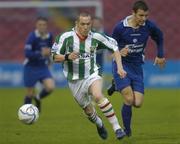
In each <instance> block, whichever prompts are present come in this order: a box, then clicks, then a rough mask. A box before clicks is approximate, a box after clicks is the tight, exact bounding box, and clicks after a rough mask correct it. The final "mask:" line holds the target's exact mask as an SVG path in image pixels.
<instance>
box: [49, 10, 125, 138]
mask: <svg viewBox="0 0 180 144" xmlns="http://www.w3.org/2000/svg"><path fill="white" fill-rule="evenodd" d="M91 23H92V19H91V16H90V15H89V14H88V13H81V14H80V15H79V16H78V18H77V20H76V25H75V28H73V29H72V30H71V31H68V32H65V33H63V34H62V35H60V36H58V37H57V38H56V41H55V43H54V44H53V47H52V50H51V52H52V56H53V60H54V61H55V62H63V72H64V75H65V77H66V78H67V79H68V84H69V88H70V89H71V91H72V94H73V96H74V98H75V100H76V102H77V103H78V104H79V105H80V107H81V108H82V109H83V110H84V112H85V114H86V115H87V117H88V119H89V120H90V121H91V122H92V123H95V124H96V127H97V131H98V134H99V136H100V137H101V138H102V139H107V136H108V134H107V131H106V129H105V127H104V124H103V122H102V119H101V118H100V117H99V116H98V115H97V113H96V110H95V108H94V106H93V105H92V100H94V101H95V102H96V103H97V105H98V106H99V108H100V110H101V111H102V112H103V114H104V115H105V116H106V117H107V119H108V121H109V122H110V123H111V124H112V127H113V130H114V132H115V134H116V137H117V139H122V138H123V137H124V136H125V132H124V131H123V129H122V128H121V127H120V125H119V122H118V119H117V117H116V115H115V113H114V110H113V108H112V105H111V103H110V102H109V100H108V99H107V98H105V97H104V95H103V94H102V78H101V77H100V76H99V75H98V67H97V65H96V50H97V49H98V48H107V49H109V50H110V51H112V52H114V58H115V61H116V62H117V65H118V66H117V73H118V74H119V77H121V78H124V77H125V76H126V72H125V71H124V70H123V67H122V64H121V56H120V53H119V51H118V47H117V42H116V41H115V40H114V39H112V38H110V37H107V36H105V35H101V34H99V33H94V32H92V31H91Z"/></svg>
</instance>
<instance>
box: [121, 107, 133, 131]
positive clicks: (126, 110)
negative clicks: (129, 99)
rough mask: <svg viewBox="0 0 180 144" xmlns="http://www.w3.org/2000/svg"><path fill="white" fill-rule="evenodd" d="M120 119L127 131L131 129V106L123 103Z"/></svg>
mask: <svg viewBox="0 0 180 144" xmlns="http://www.w3.org/2000/svg"><path fill="white" fill-rule="evenodd" d="M121 114H122V120H123V124H124V127H125V130H126V131H127V132H130V131H131V117H132V106H130V105H126V104H123V106H122V109H121Z"/></svg>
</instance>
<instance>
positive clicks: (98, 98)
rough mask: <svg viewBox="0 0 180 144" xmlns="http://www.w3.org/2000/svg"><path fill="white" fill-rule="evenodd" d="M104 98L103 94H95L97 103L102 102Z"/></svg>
mask: <svg viewBox="0 0 180 144" xmlns="http://www.w3.org/2000/svg"><path fill="white" fill-rule="evenodd" d="M103 99H104V96H103V94H97V95H95V96H94V100H95V102H96V103H101V101H102V100H103Z"/></svg>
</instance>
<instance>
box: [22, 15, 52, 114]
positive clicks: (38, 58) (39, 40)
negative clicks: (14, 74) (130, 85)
mask: <svg viewBox="0 0 180 144" xmlns="http://www.w3.org/2000/svg"><path fill="white" fill-rule="evenodd" d="M47 28H48V20H47V18H45V17H38V18H37V21H36V29H35V30H34V31H33V32H31V33H30V34H29V36H28V38H27V40H26V44H25V57H26V59H25V62H24V85H25V87H26V89H27V92H26V96H25V99H24V103H25V104H28V103H31V102H32V98H34V100H35V102H36V106H37V107H38V109H39V111H41V99H42V98H44V97H46V96H48V95H49V94H50V93H51V92H52V91H53V89H54V80H53V78H52V75H51V73H50V70H49V67H48V66H49V61H50V48H51V46H52V43H53V37H52V34H51V33H49V32H48V31H47ZM38 82H40V83H41V84H42V85H43V89H42V90H41V91H40V93H39V94H36V93H35V85H36V83H38Z"/></svg>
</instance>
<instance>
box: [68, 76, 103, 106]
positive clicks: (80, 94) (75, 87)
mask: <svg viewBox="0 0 180 144" xmlns="http://www.w3.org/2000/svg"><path fill="white" fill-rule="evenodd" d="M98 79H102V78H101V77H100V76H99V75H98V73H93V74H92V75H90V76H89V77H87V78H85V79H83V80H74V81H69V82H68V84H69V88H70V89H71V91H72V94H73V96H74V98H75V100H76V101H77V103H78V104H79V105H80V106H81V107H82V108H85V107H86V106H87V105H89V104H90V103H91V101H92V99H91V95H90V94H89V86H90V85H91V84H92V83H93V82H94V81H96V80H98Z"/></svg>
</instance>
